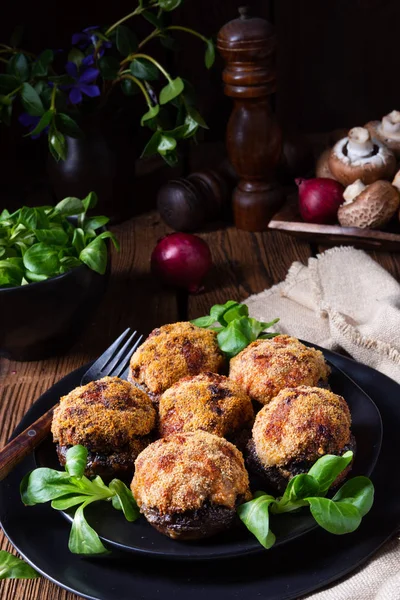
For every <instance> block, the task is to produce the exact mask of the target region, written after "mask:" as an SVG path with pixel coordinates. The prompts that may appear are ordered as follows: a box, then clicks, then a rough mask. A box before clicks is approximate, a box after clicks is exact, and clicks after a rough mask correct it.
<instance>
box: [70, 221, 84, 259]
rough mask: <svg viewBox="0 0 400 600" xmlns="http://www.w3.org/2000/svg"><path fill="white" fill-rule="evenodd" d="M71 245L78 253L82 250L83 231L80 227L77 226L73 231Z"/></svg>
mask: <svg viewBox="0 0 400 600" xmlns="http://www.w3.org/2000/svg"><path fill="white" fill-rule="evenodd" d="M72 245H73V247H74V248H75V250H76V251H77V253H78V255H79V254H80V253H81V252H82V250H83V249H84V247H85V246H86V244H85V233H84V231H83V229H82V228H81V227H77V228H76V229H75V231H74V235H73V237H72Z"/></svg>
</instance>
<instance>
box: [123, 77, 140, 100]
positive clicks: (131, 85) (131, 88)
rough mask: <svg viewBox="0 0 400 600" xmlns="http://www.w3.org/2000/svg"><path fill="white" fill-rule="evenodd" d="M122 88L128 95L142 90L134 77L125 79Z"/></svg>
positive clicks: (133, 94)
mask: <svg viewBox="0 0 400 600" xmlns="http://www.w3.org/2000/svg"><path fill="white" fill-rule="evenodd" d="M121 89H122V91H123V93H124V94H125V95H126V96H135V95H136V94H138V93H139V92H140V89H139V86H138V85H137V84H136V83H135V82H134V81H132V79H123V80H122V81H121Z"/></svg>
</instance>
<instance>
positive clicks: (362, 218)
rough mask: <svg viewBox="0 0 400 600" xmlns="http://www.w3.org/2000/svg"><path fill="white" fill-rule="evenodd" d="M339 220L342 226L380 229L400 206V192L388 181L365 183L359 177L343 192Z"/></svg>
mask: <svg viewBox="0 0 400 600" xmlns="http://www.w3.org/2000/svg"><path fill="white" fill-rule="evenodd" d="M343 197H344V199H345V202H344V203H343V204H342V205H341V206H340V207H339V210H338V220H339V223H340V224H341V225H342V227H362V228H368V229H379V228H380V227H383V226H384V225H386V223H388V222H389V221H390V219H391V218H392V217H393V215H394V214H395V213H396V211H397V210H398V208H399V204H400V194H399V191H398V189H397V188H396V187H394V186H393V185H392V184H390V183H389V182H388V181H375V182H374V183H371V184H370V185H364V184H363V182H362V181H361V180H360V179H358V180H357V181H355V182H354V183H353V184H352V185H349V186H348V187H347V188H346V189H345V191H344V194H343Z"/></svg>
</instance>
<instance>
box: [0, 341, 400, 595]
mask: <svg viewBox="0 0 400 600" xmlns="http://www.w3.org/2000/svg"><path fill="white" fill-rule="evenodd" d="M325 354H326V356H327V358H329V359H330V360H331V362H333V363H334V364H335V365H337V366H338V367H340V368H342V369H344V370H345V371H346V372H347V374H348V375H349V376H351V377H352V378H353V379H354V380H355V381H356V382H357V383H358V384H359V385H360V386H361V387H363V388H364V389H366V390H367V391H368V393H369V395H370V396H371V397H372V399H373V400H374V401H375V403H376V404H377V406H378V408H379V410H380V413H381V415H382V419H383V425H384V429H385V435H384V439H383V444H382V450H381V454H380V458H379V460H378V463H377V465H376V468H375V470H374V473H373V477H372V479H373V481H374V484H375V487H376V499H375V503H374V506H373V508H372V510H371V512H370V513H369V514H368V515H367V516H366V517H365V518H364V519H363V523H362V524H361V526H360V528H359V529H358V530H357V531H356V532H354V533H353V534H349V535H345V536H332V535H330V534H328V533H326V532H325V531H323V530H321V529H319V528H318V529H315V530H313V531H311V532H310V533H308V534H307V535H305V536H302V537H300V538H298V539H297V540H293V541H292V542H291V543H290V544H286V545H284V546H280V547H276V548H275V549H273V550H270V551H265V552H263V553H262V554H260V555H257V556H250V557H240V558H233V559H230V560H226V561H210V562H208V563H207V565H206V568H205V564H204V563H202V562H185V563H182V562H170V561H165V560H160V559H154V560H148V559H147V558H144V557H141V556H135V557H133V556H132V555H131V554H128V553H125V552H124V553H122V552H118V551H113V553H112V555H111V556H109V557H105V558H98V559H82V558H79V557H77V556H74V555H72V554H70V553H69V551H68V549H67V543H68V535H69V525H68V524H67V523H66V522H65V520H64V519H62V518H61V517H60V515H59V514H58V513H57V512H56V511H54V510H52V509H51V508H50V507H49V506H47V505H39V506H35V507H32V508H29V509H28V508H25V507H24V506H23V505H22V503H21V502H20V499H19V491H18V487H19V482H20V480H21V478H22V476H23V475H24V473H25V472H26V471H27V470H29V469H31V468H33V467H34V466H35V465H34V460H33V456H30V457H28V458H27V459H25V461H24V462H23V463H22V464H21V465H19V466H18V467H17V468H16V469H15V470H14V471H13V472H12V473H11V474H10V475H9V476H8V478H7V479H5V480H4V481H3V482H1V484H0V521H1V523H2V525H3V528H4V530H5V532H6V535H7V536H8V537H9V539H10V540H11V542H12V543H13V544H14V546H15V547H16V549H17V550H18V551H19V552H20V553H21V554H22V556H24V558H25V559H26V560H27V561H28V562H29V563H30V564H32V565H33V566H34V567H35V568H36V569H37V570H38V571H40V572H41V573H42V574H44V575H46V576H47V577H48V578H49V579H51V580H52V581H54V582H56V583H58V584H59V585H61V586H62V587H65V588H66V589H69V590H71V591H73V592H76V593H77V594H80V595H81V596H85V597H87V598H90V599H93V600H114V599H115V600H117V599H118V600H135V599H139V598H140V599H141V600H164V599H165V598H171V599H173V600H187V598H188V597H190V598H191V600H204V596H205V595H206V596H208V598H209V599H210V600H217V599H218V600H232V598H235V600H248V599H249V598H260V599H261V600H263V599H268V600H293V599H295V598H297V597H299V596H301V595H303V594H306V593H310V592H311V591H313V590H316V589H318V588H321V587H322V586H324V585H326V584H329V583H331V582H333V581H335V580H336V579H338V578H339V577H341V576H343V575H345V574H347V573H349V572H350V571H352V570H353V569H355V568H356V567H357V566H358V565H359V564H361V563H363V562H364V561H365V560H366V559H367V558H368V557H369V556H371V555H372V554H373V553H374V552H375V551H376V550H377V549H378V548H379V547H380V546H381V545H382V544H383V543H384V542H385V540H387V539H388V538H389V537H390V536H391V535H392V533H393V532H394V531H396V529H397V527H398V526H399V524H400V505H399V502H398V498H399V496H400V478H398V477H397V472H398V456H399V455H400V436H399V435H398V431H399V430H400V403H399V402H398V398H399V392H400V387H399V386H398V385H397V384H396V383H395V382H394V381H392V380H391V379H389V378H388V377H385V376H384V375H381V374H380V373H378V372H377V371H374V370H373V369H369V368H368V367H365V366H363V365H359V364H358V363H355V362H354V361H351V360H349V359H346V358H344V357H342V356H339V355H336V354H334V353H331V352H328V351H326V352H325ZM83 370H84V369H82V370H81V372H80V373H76V377H77V379H76V381H79V377H80V375H81V374H82V372H83ZM57 385H58V390H57V393H59V394H61V393H62V389H63V388H64V389H65V380H63V381H61V382H60V383H59V384H57ZM50 406H51V398H50V397H47V398H46V397H42V399H41V401H40V402H36V403H35V405H34V406H33V407H32V409H31V410H30V411H29V413H28V414H27V415H26V416H25V418H24V419H23V420H22V422H21V424H20V425H19V427H18V428H17V430H16V431H15V434H17V433H19V432H20V431H21V430H22V429H23V428H24V427H27V426H28V425H29V424H30V423H32V422H33V421H34V420H35V419H37V418H38V417H39V416H40V415H41V414H43V412H44V411H45V410H47V409H48V408H49V407H50Z"/></svg>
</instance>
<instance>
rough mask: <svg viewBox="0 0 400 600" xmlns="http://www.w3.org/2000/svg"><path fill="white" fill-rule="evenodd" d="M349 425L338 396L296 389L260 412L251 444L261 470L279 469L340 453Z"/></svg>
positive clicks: (346, 441)
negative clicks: (263, 468) (290, 464)
mask: <svg viewBox="0 0 400 600" xmlns="http://www.w3.org/2000/svg"><path fill="white" fill-rule="evenodd" d="M350 426H351V416H350V410H349V407H348V405H347V403H346V401H345V400H344V398H342V396H338V395H337V394H334V393H333V392H330V391H329V390H326V389H322V388H318V387H308V386H299V387H297V388H293V389H285V390H282V391H281V392H280V393H279V394H278V395H277V396H276V398H274V399H273V400H272V401H271V402H270V403H269V404H268V405H267V406H264V407H263V408H262V409H261V410H260V412H259V413H258V414H257V416H256V420H255V422H254V427H253V441H254V444H255V450H256V453H257V456H258V458H259V460H260V462H261V464H262V466H263V467H265V468H268V467H275V466H277V467H281V466H285V465H288V464H289V463H293V462H297V461H299V462H300V461H315V460H317V459H318V458H320V457H321V456H322V455H323V454H338V453H340V451H341V450H342V448H343V447H344V446H346V444H349V442H350V436H351V431H350Z"/></svg>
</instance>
